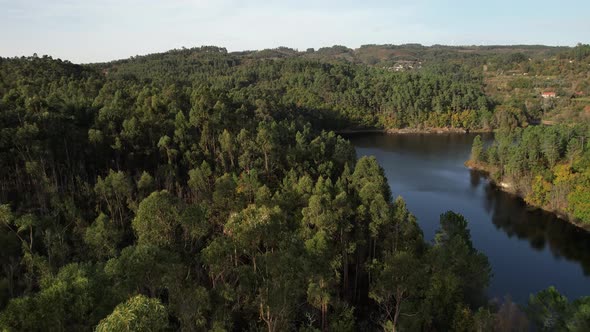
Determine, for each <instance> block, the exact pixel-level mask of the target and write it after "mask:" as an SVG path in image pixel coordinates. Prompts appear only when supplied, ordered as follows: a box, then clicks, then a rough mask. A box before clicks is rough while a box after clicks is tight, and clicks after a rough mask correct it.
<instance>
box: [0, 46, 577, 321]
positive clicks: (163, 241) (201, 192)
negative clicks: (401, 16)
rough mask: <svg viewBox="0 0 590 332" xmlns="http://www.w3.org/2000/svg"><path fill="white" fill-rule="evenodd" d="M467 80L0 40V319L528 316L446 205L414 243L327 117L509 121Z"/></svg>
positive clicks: (368, 162) (426, 69)
mask: <svg viewBox="0 0 590 332" xmlns="http://www.w3.org/2000/svg"><path fill="white" fill-rule="evenodd" d="M484 78H485V77H484V75H483V74H482V72H481V70H480V69H476V68H475V67H473V66H471V65H469V64H467V63H465V64H458V63H451V64H448V63H433V64H430V65H423V67H422V68H420V69H418V70H404V71H397V72H396V71H395V70H389V69H387V68H378V67H372V66H367V65H363V64H360V65H359V64H355V63H350V62H348V61H340V60H337V61H332V60H330V61H327V60H322V59H313V58H307V57H301V56H286V57H284V58H272V59H270V58H268V57H259V58H257V57H253V56H252V54H251V53H244V54H228V53H227V52H225V51H224V50H223V49H218V48H210V47H206V48H199V49H190V50H177V51H171V52H167V53H162V54H155V55H150V56H145V57H137V58H133V59H129V60H123V61H116V62H112V63H107V64H94V65H76V64H72V63H70V62H67V61H62V60H54V59H52V58H50V57H46V56H44V57H37V56H33V57H28V58H10V59H0V225H1V226H2V228H1V229H0V246H1V248H2V251H1V253H0V265H1V266H2V269H0V310H1V311H0V329H1V330H7V331H37V330H55V331H65V330H67V331H70V330H75V331H85V330H93V329H96V330H98V331H120V330H133V331H145V330H148V329H149V330H187V331H201V330H211V331H234V330H261V329H264V330H268V331H285V330H301V331H317V330H324V331H325V330H332V331H351V330H371V329H373V330H375V329H381V328H384V329H387V330H394V329H396V328H397V329H400V330H437V331H445V330H465V331H472V330H477V329H479V330H485V331H487V330H494V329H498V328H499V326H500V327H505V326H514V328H521V329H526V324H527V323H526V318H525V317H524V316H523V314H522V313H519V312H518V311H517V310H515V306H514V304H512V303H510V302H509V301H508V302H506V303H505V304H504V305H503V307H501V308H499V309H498V308H496V307H495V306H493V305H491V304H490V303H488V301H487V299H486V297H485V289H486V287H487V285H488V283H489V279H490V276H491V271H490V267H489V264H488V262H487V258H486V257H485V256H484V255H483V254H481V253H479V252H478V251H477V250H476V249H475V248H474V246H473V244H472V242H471V238H470V233H469V230H468V227H467V221H466V220H465V219H464V218H463V217H462V216H460V215H457V214H455V213H453V212H444V211H441V213H442V214H441V218H440V230H439V231H438V232H437V235H436V237H435V240H434V241H433V243H427V242H425V241H424V239H423V237H422V232H421V230H420V228H419V227H418V224H417V223H416V220H415V218H414V217H413V216H412V214H411V213H410V212H409V211H408V210H407V209H406V206H405V203H404V201H403V200H402V199H401V198H400V199H395V198H394V197H391V192H390V189H389V187H388V184H387V180H386V179H385V177H384V175H383V170H382V169H381V168H380V166H379V165H378V163H377V162H376V160H375V158H366V157H365V158H361V159H359V160H357V158H356V156H355V151H354V148H353V147H352V146H351V145H350V143H349V142H348V141H346V140H345V139H343V138H341V137H339V136H337V135H336V134H334V132H331V131H327V130H326V129H340V128H362V127H373V126H375V127H388V128H389V127H405V126H409V127H420V126H422V127H429V126H436V127H443V126H456V127H461V128H491V127H494V126H496V125H502V126H506V125H507V126H516V125H518V124H523V125H524V124H525V121H526V114H525V115H524V119H523V118H521V117H519V116H521V115H522V114H520V113H519V114H516V113H514V112H513V111H512V110H511V109H504V110H503V109H502V108H497V107H496V105H495V104H494V101H493V100H491V99H490V98H488V97H486V95H485V93H484V92H485V88H486V87H485V86H484ZM523 114H524V113H523ZM547 296H550V297H551V298H553V299H559V301H560V302H559V305H560V308H561V309H563V313H561V314H562V316H560V317H559V319H555V317H554V316H553V314H552V313H553V311H551V315H552V316H550V317H548V316H547V315H549V314H546V313H545V311H542V310H541V309H542V305H540V304H539V303H545V302H543V298H544V297H547ZM535 299H536V298H533V299H532V300H531V307H532V308H533V309H535V308H536V310H537V311H535V312H534V313H535V315H531V319H532V322H533V323H534V324H536V325H538V326H545V327H546V321H547V320H550V323H551V324H554V325H552V326H555V327H556V328H562V327H564V326H566V324H567V326H568V327H570V326H573V327H578V326H582V330H583V325H582V324H584V322H586V321H587V320H585V318H584V317H585V316H584V315H585V311H584V308H586V307H585V305H586V303H587V302H588V299H584V300H582V301H580V302H574V303H571V304H570V303H567V301H566V300H562V299H561V298H560V297H558V296H557V295H556V294H555V292H554V291H553V290H548V291H547V292H546V293H542V294H540V298H539V300H538V301H537V302H535V301H536V300H535ZM535 305H536V307H535ZM564 308H566V309H567V310H566V309H564ZM515 312H516V313H515ZM543 315H545V316H543Z"/></svg>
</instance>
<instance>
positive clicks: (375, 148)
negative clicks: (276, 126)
mask: <svg viewBox="0 0 590 332" xmlns="http://www.w3.org/2000/svg"><path fill="white" fill-rule="evenodd" d="M474 137H475V135H473V134H401V135H386V134H357V135H349V136H348V137H347V138H348V139H350V141H351V142H352V144H353V145H354V146H355V147H356V151H357V156H358V157H361V156H365V155H367V156H368V155H372V156H375V157H376V158H377V160H378V161H379V163H380V164H381V166H382V167H383V168H384V170H385V174H386V176H387V178H388V180H389V185H390V186H391V190H392V192H393V196H394V197H397V196H398V195H399V196H402V197H403V198H404V199H405V201H406V203H407V205H408V208H409V209H410V211H411V212H412V213H413V214H414V215H415V216H416V217H417V218H418V223H419V224H420V227H421V228H422V230H423V231H424V236H425V238H426V239H427V240H428V241H432V239H433V238H434V234H435V232H436V230H437V228H438V220H439V216H440V214H442V213H443V212H445V211H448V210H452V211H455V212H457V213H460V214H462V215H463V216H465V218H466V219H467V220H468V221H469V228H470V230H471V236H472V240H473V243H474V246H475V247H476V248H477V249H478V250H480V251H481V252H483V253H485V254H486V255H487V256H488V258H489V261H490V264H491V266H492V269H493V274H494V276H493V278H492V281H491V284H490V287H489V288H488V295H489V296H490V297H491V298H500V299H501V298H504V296H506V295H510V296H511V297H512V299H513V300H514V301H515V302H518V303H522V304H524V303H526V301H527V300H528V297H529V295H530V294H531V293H536V292H538V291H540V290H542V289H545V288H547V287H549V286H555V287H556V288H557V289H558V290H559V291H560V292H561V293H562V294H564V295H566V296H567V297H568V298H569V299H575V298H577V297H580V296H586V295H590V234H588V233H587V232H585V231H582V230H579V229H577V228H576V227H574V226H572V225H570V224H569V223H567V222H565V221H563V220H560V219H558V218H556V217H555V216H554V215H553V214H550V213H546V212H542V211H538V210H531V209H529V208H527V207H526V205H525V204H524V203H523V202H522V201H521V200H520V199H518V198H516V197H514V196H512V195H510V194H507V193H504V192H501V191H499V190H496V189H494V188H493V187H492V186H490V184H489V182H488V180H487V179H486V178H485V177H484V176H482V175H480V174H478V173H477V172H474V171H470V170H469V169H468V168H466V167H465V166H464V165H463V163H464V162H465V160H467V159H468V158H469V154H470V150H471V143H472V141H473V138H474ZM482 138H483V139H484V143H487V144H489V143H490V142H491V140H492V138H493V136H492V135H491V134H486V135H483V137H482Z"/></svg>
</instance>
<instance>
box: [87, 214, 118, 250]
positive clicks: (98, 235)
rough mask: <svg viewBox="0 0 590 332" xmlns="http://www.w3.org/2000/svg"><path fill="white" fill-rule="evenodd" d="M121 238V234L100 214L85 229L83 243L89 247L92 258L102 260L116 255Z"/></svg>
mask: <svg viewBox="0 0 590 332" xmlns="http://www.w3.org/2000/svg"><path fill="white" fill-rule="evenodd" d="M122 237H123V234H122V232H121V231H120V230H119V229H117V228H116V227H115V225H113V224H112V221H111V220H109V218H108V217H107V216H106V215H105V214H104V213H101V214H100V215H99V216H98V217H97V218H96V220H95V221H94V222H93V223H92V224H91V225H90V226H89V227H88V228H86V233H85V234H84V242H86V244H87V245H88V246H90V248H91V249H92V252H93V255H94V257H97V258H98V259H104V258H111V257H114V256H115V255H116V254H117V247H118V245H119V244H120V243H121V240H122Z"/></svg>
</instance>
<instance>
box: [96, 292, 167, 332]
mask: <svg viewBox="0 0 590 332" xmlns="http://www.w3.org/2000/svg"><path fill="white" fill-rule="evenodd" d="M168 326H169V325H168V312H167V310H166V307H165V306H164V305H162V303H160V301H159V300H158V299H153V298H148V297H145V296H143V295H137V296H134V297H132V298H130V299H129V300H127V301H125V302H124V303H121V304H119V305H118V306H117V307H116V308H115V310H113V312H112V313H111V314H110V315H108V316H107V317H106V318H105V319H103V320H101V321H100V323H99V324H98V325H97V326H96V331H99V332H103V331H104V332H106V331H117V332H118V331H121V332H125V331H129V332H130V331H137V332H139V331H165V330H167V329H168Z"/></svg>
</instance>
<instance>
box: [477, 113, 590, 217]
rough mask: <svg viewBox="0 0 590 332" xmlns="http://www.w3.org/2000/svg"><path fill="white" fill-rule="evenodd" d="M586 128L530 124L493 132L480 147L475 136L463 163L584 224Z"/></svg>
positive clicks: (587, 205)
mask: <svg viewBox="0 0 590 332" xmlns="http://www.w3.org/2000/svg"><path fill="white" fill-rule="evenodd" d="M589 137H590V127H589V126H588V124H587V123H581V124H577V125H573V126H572V125H556V126H530V127H527V128H524V129H522V128H516V129H514V130H510V129H502V130H499V131H497V132H496V135H495V140H494V143H493V144H492V145H491V146H489V147H484V146H483V144H482V141H481V138H480V137H479V136H477V137H476V138H475V140H474V142H473V147H472V152H471V158H470V160H469V161H468V163H467V164H468V165H470V166H472V167H474V168H476V169H481V170H484V171H486V172H488V173H490V175H491V177H492V179H493V180H494V181H495V182H496V183H501V184H502V183H503V184H504V188H505V189H507V190H508V191H510V192H513V193H517V194H518V195H520V196H522V197H523V198H524V200H525V201H526V202H527V203H528V204H530V205H532V206H535V207H540V208H543V209H545V210H548V211H552V212H556V213H559V214H561V215H563V216H565V217H567V218H569V219H570V220H573V221H575V222H577V223H578V224H579V225H580V226H581V227H584V228H586V227H587V226H588V224H590V144H588V138H589Z"/></svg>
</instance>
